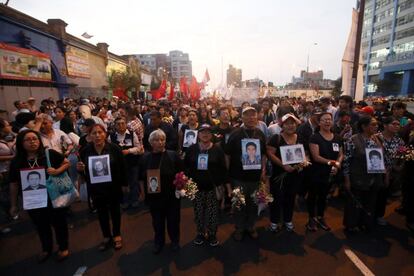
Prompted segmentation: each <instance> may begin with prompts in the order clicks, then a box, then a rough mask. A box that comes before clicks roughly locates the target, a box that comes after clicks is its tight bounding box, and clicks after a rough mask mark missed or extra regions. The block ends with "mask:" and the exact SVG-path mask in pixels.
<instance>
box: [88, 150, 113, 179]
mask: <svg viewBox="0 0 414 276" xmlns="http://www.w3.org/2000/svg"><path fill="white" fill-rule="evenodd" d="M88 166H89V168H88V169H89V176H90V178H91V184H97V183H104V182H111V181H112V175H111V166H110V157H109V154H105V155H98V156H90V157H89V159H88Z"/></svg>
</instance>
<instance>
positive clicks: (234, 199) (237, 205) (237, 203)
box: [231, 188, 246, 210]
mask: <svg viewBox="0 0 414 276" xmlns="http://www.w3.org/2000/svg"><path fill="white" fill-rule="evenodd" d="M243 205H246V198H245V197H244V194H243V189H242V188H236V189H234V190H233V191H232V192H231V207H232V208H233V209H237V210H240V209H241V208H242V207H243Z"/></svg>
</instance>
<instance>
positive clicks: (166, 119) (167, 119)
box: [161, 116, 174, 125]
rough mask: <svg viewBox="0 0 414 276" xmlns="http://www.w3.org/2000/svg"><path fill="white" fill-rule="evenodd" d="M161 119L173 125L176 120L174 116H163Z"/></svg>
mask: <svg viewBox="0 0 414 276" xmlns="http://www.w3.org/2000/svg"><path fill="white" fill-rule="evenodd" d="M161 121H162V122H164V123H167V124H170V125H172V124H173V122H174V119H173V117H172V116H169V117H167V116H165V117H162V119H161Z"/></svg>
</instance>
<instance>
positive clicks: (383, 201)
mask: <svg viewBox="0 0 414 276" xmlns="http://www.w3.org/2000/svg"><path fill="white" fill-rule="evenodd" d="M388 195H389V189H388V188H382V189H380V190H379V191H378V195H377V203H376V205H377V206H376V208H375V217H377V218H382V217H383V216H384V215H385V208H386V207H387V199H388Z"/></svg>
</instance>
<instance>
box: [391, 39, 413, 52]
mask: <svg viewBox="0 0 414 276" xmlns="http://www.w3.org/2000/svg"><path fill="white" fill-rule="evenodd" d="M393 50H394V52H395V53H396V54H399V53H403V52H411V51H414V41H411V42H407V43H402V44H398V45H395V46H394V48H393Z"/></svg>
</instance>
